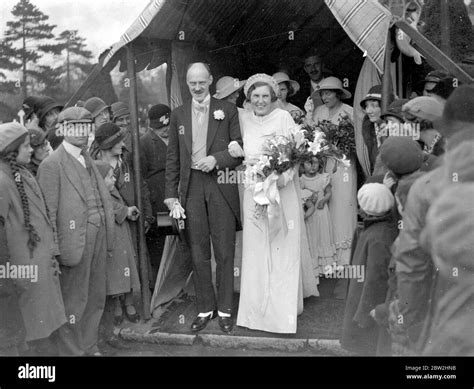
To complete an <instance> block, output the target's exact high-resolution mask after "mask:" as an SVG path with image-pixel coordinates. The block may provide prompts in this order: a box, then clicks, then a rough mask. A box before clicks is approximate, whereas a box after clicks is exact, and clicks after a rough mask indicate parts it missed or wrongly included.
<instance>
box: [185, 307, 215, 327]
mask: <svg viewBox="0 0 474 389" xmlns="http://www.w3.org/2000/svg"><path fill="white" fill-rule="evenodd" d="M216 317H217V311H214V312H212V313H211V314H210V315H209V316H205V317H199V316H198V317H196V318H195V319H194V321H193V324H191V331H193V332H197V331H201V330H202V329H204V328H206V326H207V323H209V322H210V321H211V320H212V319H215V318H216Z"/></svg>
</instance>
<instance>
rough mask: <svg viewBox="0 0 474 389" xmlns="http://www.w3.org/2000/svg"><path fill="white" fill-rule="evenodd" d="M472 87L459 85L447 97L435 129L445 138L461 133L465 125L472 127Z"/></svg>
mask: <svg viewBox="0 0 474 389" xmlns="http://www.w3.org/2000/svg"><path fill="white" fill-rule="evenodd" d="M472 107H474V86H473V85H461V86H460V87H458V88H456V90H455V91H454V92H453V93H452V94H451V96H449V98H448V100H446V105H445V106H444V111H443V116H442V118H441V119H440V120H439V121H438V122H437V124H436V126H435V127H436V129H438V131H439V132H440V133H441V134H442V135H445V136H448V137H449V136H451V135H452V134H454V133H456V132H459V131H462V130H463V129H465V128H466V126H465V125H464V124H465V123H468V124H470V125H471V126H472V125H474V109H472Z"/></svg>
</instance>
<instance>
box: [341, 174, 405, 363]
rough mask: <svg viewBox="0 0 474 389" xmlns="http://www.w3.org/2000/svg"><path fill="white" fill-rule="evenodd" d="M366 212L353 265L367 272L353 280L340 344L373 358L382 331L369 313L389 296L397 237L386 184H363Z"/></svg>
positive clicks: (361, 193) (360, 196)
mask: <svg viewBox="0 0 474 389" xmlns="http://www.w3.org/2000/svg"><path fill="white" fill-rule="evenodd" d="M357 199H358V201H359V205H360V208H361V210H362V212H363V215H364V217H363V220H364V228H363V230H362V231H361V232H360V234H359V237H358V239H357V244H356V246H355V249H354V250H353V253H352V258H351V266H358V267H360V269H361V270H362V271H363V272H364V273H363V274H364V277H363V279H362V281H361V279H359V278H353V279H350V282H349V291H348V296H347V299H346V307H345V310H344V320H343V333H342V338H341V345H342V347H344V348H345V349H347V350H350V351H353V352H355V353H357V354H361V355H374V354H375V351H376V347H377V341H378V332H379V328H378V326H377V325H376V322H375V321H374V320H373V318H372V317H371V315H370V312H371V311H372V310H373V309H374V308H375V307H376V306H377V305H378V304H380V303H383V302H384V301H385V297H386V294H387V280H388V266H389V262H390V257H391V254H390V246H391V245H392V243H393V241H394V240H395V238H396V237H397V234H398V229H397V227H396V225H395V224H394V223H393V214H392V207H393V205H394V197H393V195H392V193H391V191H390V189H388V188H387V187H386V186H385V185H383V184H379V183H370V184H365V185H363V186H362V187H361V188H360V189H359V192H358V194H357Z"/></svg>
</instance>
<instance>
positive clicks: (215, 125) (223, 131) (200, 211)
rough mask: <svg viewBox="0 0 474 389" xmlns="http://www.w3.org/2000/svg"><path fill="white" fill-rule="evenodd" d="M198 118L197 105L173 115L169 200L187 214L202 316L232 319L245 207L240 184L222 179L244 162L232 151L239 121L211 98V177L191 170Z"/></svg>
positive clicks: (208, 143)
mask: <svg viewBox="0 0 474 389" xmlns="http://www.w3.org/2000/svg"><path fill="white" fill-rule="evenodd" d="M222 113H223V115H222ZM193 115H195V113H194V108H193V103H192V100H190V101H188V102H186V103H184V104H183V105H182V106H181V107H179V108H176V109H175V110H173V112H172V113H171V123H170V134H169V144H168V149H167V160H166V188H165V198H179V200H180V202H181V205H182V206H183V208H184V209H185V212H186V236H187V239H188V244H189V247H190V249H191V256H192V260H193V271H194V284H195V289H196V297H197V305H198V312H209V311H213V310H215V309H216V308H217V309H218V310H219V311H220V312H223V313H229V314H230V313H231V309H232V294H233V284H234V280H233V276H234V275H233V272H234V270H233V266H234V250H235V231H236V229H241V222H240V202H239V192H238V188H237V184H236V183H235V181H231V182H232V183H231V182H225V181H224V180H223V178H225V177H226V176H227V177H229V175H225V174H224V173H225V171H226V170H228V171H229V172H231V171H233V170H234V168H235V167H237V166H238V165H240V164H241V162H242V160H241V159H240V158H233V157H231V156H230V154H229V152H228V151H227V146H228V145H229V143H230V142H231V141H237V142H238V143H239V144H240V145H241V146H242V138H241V134H240V126H239V117H238V112H237V108H236V107H235V105H233V104H230V103H228V102H226V101H221V100H216V99H214V98H211V100H210V103H209V110H208V122H204V127H206V124H207V138H206V145H205V146H206V147H205V149H206V150H205V151H206V152H205V155H204V156H210V155H212V156H214V157H215V159H216V161H217V164H216V167H215V168H214V169H213V170H212V171H211V172H209V173H204V172H202V171H200V170H196V169H195V168H193V167H192V155H193V152H195V148H196V147H197V146H196V143H199V140H198V139H196V135H197V131H201V130H202V129H201V127H199V129H198V128H196V127H197V125H196V124H195V125H194V126H193V123H196V120H195V119H194V118H193ZM222 116H223V117H222ZM193 132H194V138H193ZM200 133H205V130H204V132H200ZM202 141H203V140H202ZM218 178H219V179H218ZM210 239H212V246H213V248H214V255H215V259H216V264H217V269H216V284H217V285H216V286H217V294H218V296H217V304H216V298H215V294H214V289H213V286H212V272H211V249H210ZM216 305H217V306H216Z"/></svg>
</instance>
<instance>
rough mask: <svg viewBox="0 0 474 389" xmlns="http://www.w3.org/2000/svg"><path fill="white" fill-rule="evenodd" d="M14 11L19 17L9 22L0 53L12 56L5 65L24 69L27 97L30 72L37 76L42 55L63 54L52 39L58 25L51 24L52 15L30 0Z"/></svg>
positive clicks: (24, 88) (15, 7)
mask: <svg viewBox="0 0 474 389" xmlns="http://www.w3.org/2000/svg"><path fill="white" fill-rule="evenodd" d="M11 12H12V14H13V16H14V18H15V20H12V21H8V22H7V31H6V32H5V39H4V42H2V44H1V45H0V57H2V56H3V57H5V58H8V59H9V60H7V61H3V62H4V63H3V64H2V65H3V66H4V68H6V69H8V70H12V71H18V70H22V78H23V82H22V83H21V87H22V92H23V97H26V95H27V86H28V81H29V76H31V77H33V78H37V77H38V75H39V72H40V70H41V68H39V69H37V68H36V64H37V63H38V61H39V59H41V57H42V56H43V55H44V54H45V53H53V54H59V49H60V47H59V46H58V45H57V44H52V43H50V40H51V39H53V38H54V35H53V32H52V31H53V29H54V28H55V27H56V26H55V25H52V24H48V23H47V20H48V19H49V16H47V15H45V14H44V13H43V12H41V11H40V10H39V9H38V8H37V7H36V6H35V5H33V4H32V3H30V1H29V0H20V2H19V3H17V4H16V5H15V6H14V7H13V10H12V11H11ZM15 43H16V45H15ZM18 46H19V47H18Z"/></svg>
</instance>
